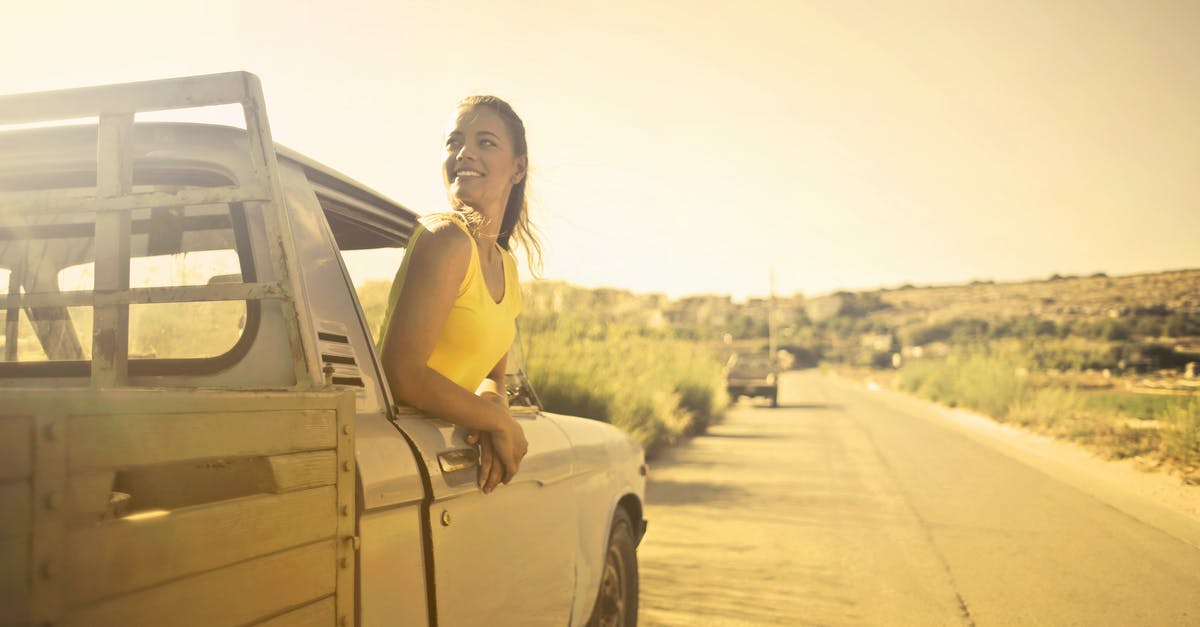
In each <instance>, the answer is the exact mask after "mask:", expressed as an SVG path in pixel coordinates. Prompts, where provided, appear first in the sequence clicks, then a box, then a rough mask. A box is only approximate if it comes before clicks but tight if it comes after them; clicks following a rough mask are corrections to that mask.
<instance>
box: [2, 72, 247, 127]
mask: <svg viewBox="0 0 1200 627" xmlns="http://www.w3.org/2000/svg"><path fill="white" fill-rule="evenodd" d="M261 89H262V88H261V87H260V86H259V82H258V78H257V77H255V76H254V75H252V74H247V73H246V72H227V73H223V74H207V75H203V76H186V77H181V78H168V79H161V80H153V81H141V82H137V83H124V84H120V85H96V86H92V87H76V88H73V89H61V90H56V91H46V92H38V93H30V94H13V95H10V96H0V123H2V124H24V123H28V122H42V121H48V120H67V119H72V118H82V117H89V116H95V115H99V114H101V113H112V112H128V113H133V112H134V111H161V110H164V109H190V108H194V107H207V106H212V105H221V104H237V103H243V102H245V101H248V100H251V99H252V98H255V97H256V96H257V97H258V100H261V96H258V94H260V93H261Z"/></svg>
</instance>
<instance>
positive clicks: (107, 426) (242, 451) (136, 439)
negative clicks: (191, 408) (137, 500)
mask: <svg viewBox="0 0 1200 627" xmlns="http://www.w3.org/2000/svg"><path fill="white" fill-rule="evenodd" d="M196 398H199V396H198V395H197V397H196ZM183 402H186V401H183ZM335 419H336V416H335V414H334V412H331V411H297V412H266V411H264V412H224V413H220V414H209V413H186V414H163V415H155V414H148V415H124V416H120V415H117V416H109V415H96V416H74V417H72V419H71V425H70V429H69V436H68V440H69V442H70V460H71V466H72V469H73V470H81V469H87V468H113V467H117V466H144V465H150V464H161V463H166V462H173V461H183V460H191V459H205V458H213V457H251V456H259V455H276V454H280V453H290V452H299V451H306V450H317V449H323V448H332V447H333V446H334V445H335V443H336V440H335V436H334V422H335Z"/></svg>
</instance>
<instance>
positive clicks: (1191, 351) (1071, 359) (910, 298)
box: [792, 271, 1200, 484]
mask: <svg viewBox="0 0 1200 627" xmlns="http://www.w3.org/2000/svg"><path fill="white" fill-rule="evenodd" d="M832 298H833V299H834V309H833V313H832V314H831V315H826V316H824V317H821V318H820V319H818V320H815V321H809V320H803V321H802V323H801V324H800V325H798V326H797V328H796V329H795V330H794V331H793V333H792V336H793V338H794V339H795V341H794V343H795V344H797V346H796V347H795V348H794V349H793V350H799V351H803V352H805V353H811V354H815V355H816V356H817V359H819V360H820V361H821V362H822V363H823V364H827V365H829V366H830V367H832V368H834V369H840V370H842V371H844V372H853V373H855V374H857V375H858V376H863V377H871V378H872V379H874V380H875V381H876V382H882V383H884V384H889V385H890V386H892V387H894V388H896V389H899V390H902V391H905V392H908V393H912V394H915V395H917V396H921V397H923V398H927V399H930V400H933V401H936V402H939V403H942V404H945V405H948V406H951V407H964V408H968V409H971V410H974V411H978V412H980V413H982V414H985V415H987V416H990V417H992V418H993V419H995V420H997V421H1000V422H1005V423H1009V424H1014V425H1019V426H1021V427H1024V428H1027V429H1030V430H1033V431H1037V432H1040V433H1045V434H1048V435H1052V436H1055V437H1059V438H1063V439H1067V440H1072V441H1075V442H1079V443H1082V444H1085V445H1087V446H1090V447H1091V448H1093V449H1094V450H1096V451H1097V452H1099V453H1100V454H1102V455H1105V456H1108V457H1112V458H1136V459H1137V460H1138V462H1139V463H1140V464H1141V465H1143V466H1145V467H1153V468H1161V469H1166V470H1170V471H1172V472H1175V473H1177V474H1179V475H1180V476H1182V477H1183V479H1184V480H1185V481H1187V482H1189V483H1195V484H1200V377H1198V375H1200V373H1198V372H1197V369H1198V368H1200V272H1197V271H1179V272H1170V273H1161V274H1158V275H1141V276H1134V277H1119V278H1110V277H1107V276H1105V275H1102V274H1096V275H1092V276H1089V277H1062V276H1058V275H1056V276H1054V277H1051V278H1050V279H1049V280H1047V281H1031V282H1026V283H1012V284H997V283H994V282H991V281H976V282H973V283H971V284H968V285H956V286H941V287H927V288H917V287H912V286H904V287H901V288H897V289H893V290H875V291H870V292H861V293H839V294H837V295H833V297H832Z"/></svg>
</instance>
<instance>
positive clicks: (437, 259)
mask: <svg viewBox="0 0 1200 627" xmlns="http://www.w3.org/2000/svg"><path fill="white" fill-rule="evenodd" d="M527 169H528V156H527V149H526V145H525V126H524V124H523V123H522V122H521V119H520V117H518V116H517V114H516V113H515V112H513V110H512V107H510V106H509V105H508V103H506V102H504V101H503V100H500V99H499V98H495V97H492V96H473V97H470V98H467V99H466V100H463V101H462V102H460V103H459V105H458V108H457V110H456V115H455V117H454V120H453V122H452V126H451V128H450V130H449V132H448V133H447V135H446V156H445V162H444V164H443V166H442V176H443V182H444V183H445V186H446V191H447V194H448V196H449V199H450V203H451V206H452V207H453V209H454V211H452V212H449V213H443V214H437V215H435V216H431V217H429V218H426V219H424V220H423V221H422V224H421V225H420V226H418V227H417V229H416V231H414V233H413V236H412V238H411V239H410V240H409V246H408V250H407V251H406V253H405V257H404V261H403V262H402V263H401V264H400V270H399V271H398V272H397V273H396V280H395V282H394V283H393V284H392V290H391V294H390V295H389V297H388V314H387V316H386V318H385V319H384V322H383V328H382V329H381V333H380V337H381V338H382V340H381V342H380V355H381V357H382V360H383V366H384V370H385V374H386V376H387V380H388V384H389V385H390V386H391V388H392V391H393V392H394V393H395V394H396V396H397V397H399V398H400V399H401V400H402V401H403V402H404V403H406V404H409V405H412V406H413V407H416V408H417V409H419V410H421V411H423V412H425V413H427V414H429V415H430V416H436V417H438V418H441V419H444V420H448V421H450V422H453V423H456V424H459V425H463V426H465V427H467V428H469V429H470V430H471V433H470V435H469V436H468V441H469V442H472V443H475V442H478V443H479V445H480V453H481V455H480V471H479V486H480V488H482V489H483V491H484V492H485V493H490V492H491V491H492V490H493V489H495V487H496V485H497V484H498V483H500V482H504V483H508V482H509V481H510V480H512V478H513V475H515V474H516V473H517V470H518V468H519V467H520V465H521V459H522V458H523V457H524V456H525V453H526V451H527V449H528V443H527V442H526V440H525V434H524V431H523V430H522V429H521V425H520V424H518V423H517V421H516V420H514V419H513V417H512V414H511V413H509V410H508V396H507V394H506V392H505V387H504V373H505V366H506V362H507V355H508V348H509V347H510V346H511V345H512V342H513V337H514V335H515V324H516V316H517V313H518V312H519V311H520V308H521V288H520V286H519V285H518V277H517V268H516V262H515V260H514V259H513V257H512V253H511V251H510V242H512V241H513V240H514V236H515V239H517V240H519V241H520V243H521V244H522V245H523V246H524V247H526V249H527V250H528V251H529V253H530V254H531V256H533V257H536V256H537V255H538V253H540V247H539V245H538V242H537V240H536V238H534V237H533V234H532V232H531V229H530V225H529V220H528V216H527V214H526V202H525V181H526V172H527ZM531 258H532V257H531Z"/></svg>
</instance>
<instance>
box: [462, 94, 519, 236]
mask: <svg viewBox="0 0 1200 627" xmlns="http://www.w3.org/2000/svg"><path fill="white" fill-rule="evenodd" d="M525 163H526V159H525V157H524V156H517V155H516V154H515V153H514V152H513V142H512V138H511V137H510V136H509V132H508V125H506V124H505V123H504V119H503V118H501V117H500V114H498V113H496V111H495V110H493V109H492V108H491V107H487V106H477V107H470V108H467V109H461V110H459V112H458V114H457V115H456V116H455V117H454V120H453V121H452V125H451V128H450V130H449V132H448V133H446V160H445V162H444V163H443V165H442V177H443V181H444V182H445V184H446V191H447V192H448V193H449V195H450V199H451V202H453V203H455V204H459V203H461V204H463V205H466V206H468V207H470V208H472V209H474V210H476V211H478V212H480V213H482V214H484V216H485V217H487V218H488V219H490V220H493V221H495V223H496V224H497V225H498V224H499V223H500V220H501V219H502V218H503V217H504V207H505V205H506V204H507V203H508V195H509V193H510V192H511V191H512V188H513V185H515V184H517V183H519V182H520V181H521V179H522V178H523V177H524V176H525Z"/></svg>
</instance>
